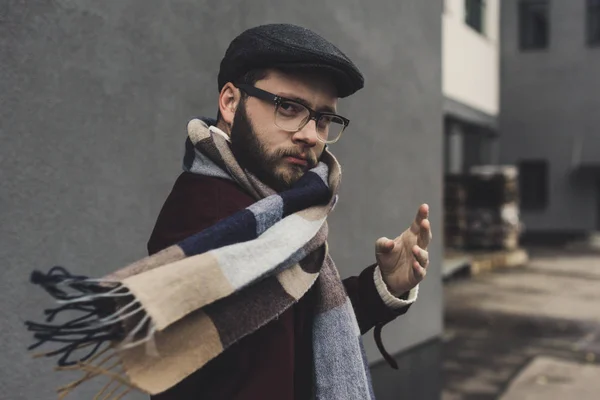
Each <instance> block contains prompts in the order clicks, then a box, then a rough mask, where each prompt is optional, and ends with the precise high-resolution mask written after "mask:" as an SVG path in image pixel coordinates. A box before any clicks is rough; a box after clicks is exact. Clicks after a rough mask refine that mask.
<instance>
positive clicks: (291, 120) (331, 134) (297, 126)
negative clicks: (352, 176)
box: [237, 85, 350, 144]
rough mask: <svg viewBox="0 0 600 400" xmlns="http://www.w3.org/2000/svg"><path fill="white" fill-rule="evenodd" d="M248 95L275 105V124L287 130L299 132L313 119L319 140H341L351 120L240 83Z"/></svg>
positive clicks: (331, 141) (240, 86)
mask: <svg viewBox="0 0 600 400" xmlns="http://www.w3.org/2000/svg"><path fill="white" fill-rule="evenodd" d="M237 87H238V88H239V89H240V90H242V91H243V92H244V93H246V94H247V95H248V96H252V97H256V98H257V99H260V100H264V101H267V102H270V103H273V104H274V105H275V125H277V126H278V127H279V128H281V129H283V130H284V131H286V132H298V131H300V130H301V129H302V128H304V127H305V126H306V124H308V123H309V122H310V121H311V120H314V121H315V125H316V127H317V138H318V139H319V141H321V142H323V143H326V144H331V143H335V142H337V141H338V140H340V137H341V136H342V133H343V132H344V129H346V128H347V127H348V125H349V124H350V120H349V119H347V118H344V117H342V116H340V115H337V114H335V113H331V112H319V111H314V110H312V109H310V108H309V107H307V106H305V105H304V104H302V103H299V102H297V101H295V100H291V99H286V98H285V97H281V96H278V95H276V94H273V93H269V92H267V91H266V90H262V89H259V88H257V87H256V86H252V85H238V86H237Z"/></svg>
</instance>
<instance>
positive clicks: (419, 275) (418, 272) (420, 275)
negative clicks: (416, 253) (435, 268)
mask: <svg viewBox="0 0 600 400" xmlns="http://www.w3.org/2000/svg"><path fill="white" fill-rule="evenodd" d="M412 267H413V271H414V273H415V278H416V279H417V280H418V281H419V282H421V281H422V280H423V279H425V275H427V269H426V268H423V267H421V264H419V262H418V261H415V262H413V265H412Z"/></svg>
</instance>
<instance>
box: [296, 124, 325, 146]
mask: <svg viewBox="0 0 600 400" xmlns="http://www.w3.org/2000/svg"><path fill="white" fill-rule="evenodd" d="M292 140H293V141H294V143H296V142H302V143H305V145H306V146H308V147H314V146H316V144H317V143H318V141H319V133H318V132H317V122H316V121H315V120H314V119H311V120H310V121H308V123H307V124H306V125H304V127H303V128H302V129H300V130H299V131H298V132H296V133H294V136H292Z"/></svg>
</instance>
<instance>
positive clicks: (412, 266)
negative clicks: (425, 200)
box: [375, 204, 432, 296]
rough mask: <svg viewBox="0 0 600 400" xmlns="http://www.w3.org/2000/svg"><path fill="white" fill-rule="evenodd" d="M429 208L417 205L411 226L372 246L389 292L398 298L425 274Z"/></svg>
mask: <svg viewBox="0 0 600 400" xmlns="http://www.w3.org/2000/svg"><path fill="white" fill-rule="evenodd" d="M428 218H429V206H428V205H427V204H423V205H421V207H419V211H418V212H417V216H416V217H415V220H414V221H413V223H412V224H411V226H410V227H409V228H408V229H407V230H405V231H404V232H403V233H402V234H401V235H400V236H398V237H397V238H395V239H393V240H392V239H388V238H386V237H382V238H379V239H377V241H376V242H375V258H376V259H377V263H378V265H379V268H380V270H381V276H382V277H383V281H384V282H385V284H386V285H387V287H388V289H389V290H390V292H391V293H392V294H393V295H395V296H401V295H402V294H404V293H406V292H408V291H409V290H411V289H413V288H414V287H415V286H417V285H418V284H419V283H420V282H421V281H422V280H423V279H424V278H425V275H426V274H427V267H428V266H429V253H428V252H427V247H428V246H429V243H430V241H431V239H432V235H431V225H430V223H429V220H428Z"/></svg>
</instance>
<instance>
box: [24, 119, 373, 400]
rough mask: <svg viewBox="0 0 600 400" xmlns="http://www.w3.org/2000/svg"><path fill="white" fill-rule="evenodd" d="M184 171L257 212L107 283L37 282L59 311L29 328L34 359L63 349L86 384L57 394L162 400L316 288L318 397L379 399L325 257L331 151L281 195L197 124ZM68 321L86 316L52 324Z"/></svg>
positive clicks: (67, 366) (60, 271) (332, 187)
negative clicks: (237, 189)
mask: <svg viewBox="0 0 600 400" xmlns="http://www.w3.org/2000/svg"><path fill="white" fill-rule="evenodd" d="M184 169H186V170H188V171H190V172H192V173H198V174H203V175H209V176H221V177H227V178H229V179H232V180H233V181H235V182H236V183H237V184H238V185H239V186H241V187H242V188H243V189H244V190H245V191H247V192H248V193H250V194H251V195H252V196H254V197H255V199H256V202H255V203H254V204H252V205H251V206H249V207H248V208H246V209H244V210H241V211H239V212H237V213H236V214H234V215H232V216H230V217H228V218H226V219H224V220H222V221H220V222H218V223H217V224H215V225H213V226H211V227H210V228H208V229H206V230H204V231H202V232H199V233H197V234H195V235H193V236H191V237H189V238H187V239H185V240H183V241H181V242H179V243H178V244H176V245H173V246H171V247H168V248H166V249H165V250H163V251H161V252H159V253H156V254H154V255H152V256H149V257H146V258H143V259H141V260H138V261H137V262H135V263H133V264H130V265H128V266H126V267H125V268H122V269H120V270H118V271H116V272H114V273H112V274H110V275H108V276H106V277H104V278H102V279H91V278H88V277H85V276H77V275H72V274H71V273H69V272H68V271H67V270H66V269H64V268H62V267H54V268H52V269H51V270H50V271H49V272H48V273H46V274H44V273H42V272H39V271H34V272H33V273H32V276H31V280H32V282H33V283H35V284H38V285H41V286H42V287H43V288H44V289H45V290H46V291H47V292H48V293H49V294H51V295H52V296H53V297H54V298H56V299H57V300H58V302H59V304H60V306H59V307H57V308H54V309H51V310H46V315H47V316H48V317H47V320H46V321H45V322H44V323H36V322H27V326H28V329H29V330H30V331H32V332H34V337H35V338H36V339H37V342H36V343H35V344H33V345H32V346H31V348H32V349H33V348H35V347H38V346H40V345H42V344H44V343H46V342H54V343H59V344H60V346H62V347H60V348H58V349H55V350H52V351H50V352H46V353H44V354H43V355H45V356H53V357H60V358H59V360H58V364H59V368H58V369H59V370H79V371H82V372H83V373H84V375H83V377H82V378H81V379H79V380H78V381H76V382H73V383H72V384H70V385H67V386H64V387H62V388H59V393H60V394H61V395H66V394H68V393H70V392H71V391H72V390H73V389H74V388H75V387H77V386H78V385H79V384H81V383H82V382H85V381H87V380H90V379H92V378H94V377H96V376H99V375H105V376H108V377H109V382H108V384H107V385H106V386H105V387H104V388H103V389H102V392H101V393H99V395H101V396H106V397H102V398H106V399H118V398H122V397H123V396H124V395H125V394H126V393H127V392H128V391H130V390H133V389H137V390H140V391H142V392H145V393H148V394H157V393H161V392H163V391H165V390H167V389H169V388H171V387H173V386H174V385H175V384H177V383H178V382H180V381H182V380H183V379H185V378H186V377H187V376H189V375H190V374H192V373H193V372H195V371H197V370H198V369H200V368H202V367H203V366H204V365H205V364H206V363H207V362H208V361H210V360H211V359H213V358H214V357H216V356H218V355H219V354H220V353H222V352H223V351H224V350H225V349H227V348H228V347H229V346H231V345H232V344H234V343H236V342H238V341H239V340H240V339H241V338H243V337H244V336H246V335H249V334H251V333H252V332H254V331H256V330H257V329H259V328H260V327H261V326H263V325H265V324H267V323H268V322H269V321H271V320H273V319H274V318H276V317H277V316H279V315H280V314H281V313H283V312H284V311H285V310H286V309H288V308H289V307H291V306H292V305H293V304H294V303H296V302H297V301H298V300H299V299H300V298H302V296H304V294H306V293H307V291H308V290H309V289H310V288H311V287H314V288H315V290H316V291H317V292H318V293H317V296H316V298H317V299H318V301H317V303H318V304H317V306H316V307H315V311H314V312H315V315H314V318H313V324H314V325H313V338H312V341H313V352H314V377H315V379H314V382H315V383H314V395H315V397H316V398H317V399H331V400H339V399H347V400H353V399H356V400H359V399H360V400H364V399H373V398H374V395H373V392H372V389H371V380H370V376H369V370H368V365H367V363H366V357H365V354H364V350H363V347H362V342H361V337H360V331H359V328H358V324H357V321H356V317H355V315H354V312H353V309H352V305H351V303H350V300H349V298H348V296H347V295H346V292H345V290H344V286H343V284H342V281H341V279H340V276H339V273H338V271H337V269H336V267H335V264H334V262H333V260H332V259H331V257H330V256H329V254H328V251H327V222H326V220H327V216H328V214H329V213H330V211H331V210H332V209H333V207H334V205H335V202H336V200H337V190H338V185H339V181H340V176H341V171H340V167H339V164H338V163H337V161H336V159H335V158H334V157H333V155H332V154H331V153H329V152H328V151H327V150H325V151H324V153H323V155H322V157H321V160H320V162H319V164H318V165H317V166H316V167H315V168H313V169H311V170H310V171H308V172H307V173H306V174H304V176H303V177H302V178H301V179H300V180H299V181H298V182H297V183H296V184H294V186H293V187H292V188H290V189H289V190H286V191H284V192H281V193H276V192H274V191H273V190H271V189H270V188H268V187H266V186H265V185H263V184H262V183H261V182H260V181H258V180H257V179H256V178H255V177H253V176H252V175H251V174H249V173H248V172H247V171H245V170H244V169H243V168H241V167H240V166H239V164H238V163H237V161H236V160H235V157H234V156H233V154H232V152H231V150H230V148H229V145H228V143H227V140H226V139H225V138H224V137H223V136H221V135H219V134H215V133H214V132H211V130H210V129H209V127H208V125H207V124H206V123H205V122H204V121H201V120H198V119H194V120H192V121H190V123H189V124H188V138H187V140H186V155H185V159H184ZM63 311H68V312H69V313H72V312H80V313H82V315H81V316H79V317H76V318H75V317H74V318H72V319H71V320H69V321H68V322H66V323H62V324H57V323H52V322H53V319H54V317H55V316H56V315H57V314H59V313H61V312H63ZM71 315H72V314H71Z"/></svg>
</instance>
